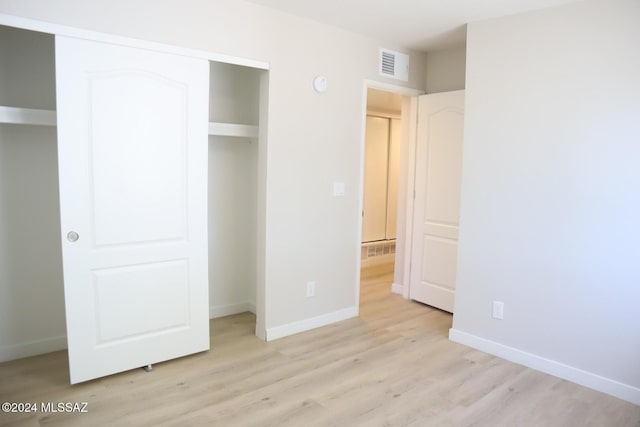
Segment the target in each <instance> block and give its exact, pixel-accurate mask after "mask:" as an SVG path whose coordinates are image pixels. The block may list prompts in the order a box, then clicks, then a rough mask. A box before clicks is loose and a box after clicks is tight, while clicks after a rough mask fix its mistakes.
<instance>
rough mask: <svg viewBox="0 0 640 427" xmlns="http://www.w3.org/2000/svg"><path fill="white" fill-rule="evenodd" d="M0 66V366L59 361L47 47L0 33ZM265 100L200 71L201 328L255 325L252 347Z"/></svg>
mask: <svg viewBox="0 0 640 427" xmlns="http://www.w3.org/2000/svg"><path fill="white" fill-rule="evenodd" d="M0 57H1V58H2V61H0V363H2V362H5V361H9V360H14V359H19V358H24V357H30V356H35V355H39V354H44V353H49V352H53V351H59V350H64V349H66V348H67V325H66V319H65V298H64V279H63V259H62V243H63V242H62V239H61V235H62V233H61V215H60V209H61V202H60V189H59V182H60V180H59V168H58V155H59V153H58V135H57V126H56V125H57V121H56V120H57V118H56V46H55V35H54V34H48V33H41V32H38V31H32V30H28V29H21V28H14V27H11V26H2V25H0ZM212 57H215V56H213V55H212ZM223 60H224V58H223ZM247 62H249V63H250V61H247ZM205 81H206V80H205ZM202 87H203V88H204V85H202ZM267 93H268V71H267V70H266V69H264V68H253V67H251V66H241V65H235V64H229V63H223V62H218V61H215V60H209V93H208V94H207V95H208V97H209V117H208V120H209V123H208V133H209V136H208V171H207V175H208V176H206V177H203V179H204V178H206V179H207V184H208V206H207V215H208V270H209V318H210V319H213V318H216V317H223V316H228V315H233V314H239V313H246V312H252V313H254V314H256V313H257V316H256V317H254V320H253V323H254V324H255V325H256V335H258V336H259V337H262V338H264V321H263V318H264V315H263V313H264V298H263V297H262V298H261V297H260V295H264V286H263V285H262V286H261V285H260V284H261V280H262V281H263V278H264V273H263V270H264V268H263V265H264V261H263V259H264V249H263V248H264V238H263V237H261V236H263V235H264V226H261V225H260V224H262V223H263V222H264V191H265V190H264V189H263V188H262V187H261V185H263V183H264V181H265V180H264V179H262V175H263V174H264V171H265V167H264V163H265V158H266V156H265V153H266V148H265V143H266V142H265V141H266V139H265V138H266V125H265V126H261V125H263V124H265V122H266V109H267ZM202 118H204V115H203V117H202ZM202 125H204V123H202ZM65 236H66V232H65ZM65 238H66V237H65ZM80 238H81V239H82V238H85V236H81V237H80ZM261 301H262V303H261ZM141 312H142V311H141ZM220 332H221V331H216V330H214V328H211V349H212V350H215V348H216V347H215V346H216V341H215V337H216V334H218V333H220Z"/></svg>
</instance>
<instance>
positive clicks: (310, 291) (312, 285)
mask: <svg viewBox="0 0 640 427" xmlns="http://www.w3.org/2000/svg"><path fill="white" fill-rule="evenodd" d="M307 296H308V297H314V296H316V282H307Z"/></svg>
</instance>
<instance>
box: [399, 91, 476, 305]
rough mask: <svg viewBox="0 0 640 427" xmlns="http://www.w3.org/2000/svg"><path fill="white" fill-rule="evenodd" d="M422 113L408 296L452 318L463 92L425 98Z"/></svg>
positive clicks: (419, 125) (422, 99)
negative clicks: (446, 312) (442, 311)
mask: <svg viewBox="0 0 640 427" xmlns="http://www.w3.org/2000/svg"><path fill="white" fill-rule="evenodd" d="M418 113H419V119H418V139H417V146H416V187H415V202H414V206H415V207H414V217H413V218H414V220H413V248H412V255H411V281H410V285H409V296H410V297H411V299H414V300H416V301H420V302H423V303H425V304H429V305H432V306H434V307H438V308H440V309H442V310H445V311H448V312H450V313H453V301H454V297H455V289H456V265H457V259H458V225H459V221H460V183H461V177H462V142H463V129H464V91H456V92H445V93H438V94H433V95H424V96H421V97H420V99H419V104H418Z"/></svg>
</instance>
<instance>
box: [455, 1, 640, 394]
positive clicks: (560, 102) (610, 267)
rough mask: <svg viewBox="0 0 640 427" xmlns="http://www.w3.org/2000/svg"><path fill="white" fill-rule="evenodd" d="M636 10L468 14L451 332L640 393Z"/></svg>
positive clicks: (590, 381) (600, 7) (626, 5)
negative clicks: (495, 308) (498, 307)
mask: <svg viewBox="0 0 640 427" xmlns="http://www.w3.org/2000/svg"><path fill="white" fill-rule="evenodd" d="M638 22H640V2H638V1H635V0H629V1H618V0H610V1H607V2H598V1H587V2H578V3H574V4H571V5H567V6H562V7H558V8H553V9H547V10H542V11H537V12H531V13H526V14H522V15H516V16H509V17H505V18H501V19H495V20H490V21H484V22H478V23H472V24H470V25H469V26H468V42H467V80H466V82H467V87H466V121H465V146H464V172H463V183H462V207H461V227H460V246H459V259H458V284H457V294H456V304H455V316H454V322H453V330H452V338H454V339H456V340H459V341H462V342H467V343H470V344H472V345H474V346H476V347H480V348H484V349H486V350H488V351H491V352H494V353H498V354H502V355H504V356H506V357H510V358H513V359H514V360H518V361H521V362H524V363H526V364H529V365H533V366H537V367H539V368H541V369H543V370H547V371H550V372H554V373H556V374H558V375H561V376H564V377H565V378H571V379H573V380H574V381H577V382H581V383H583V384H586V385H590V386H592V387H595V388H599V389H601V390H604V391H607V392H610V393H612V394H616V395H618V396H621V397H623V398H625V399H628V400H631V401H634V402H635V403H639V404H640V309H639V305H638V304H639V302H640V245H639V244H638V242H640V226H639V222H638V221H639V220H638V219H639V218H640V191H639V186H640V166H639V165H640V120H639V117H640V116H639V114H640V78H639V76H640V48H639V46H638V41H640V26H639V25H638ZM493 300H499V301H504V303H505V308H504V320H502V321H499V320H494V319H492V318H491V304H492V301H493Z"/></svg>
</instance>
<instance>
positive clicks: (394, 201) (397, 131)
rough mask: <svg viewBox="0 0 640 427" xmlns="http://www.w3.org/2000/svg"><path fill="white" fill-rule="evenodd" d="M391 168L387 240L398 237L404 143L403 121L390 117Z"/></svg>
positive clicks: (388, 185) (388, 193)
mask: <svg viewBox="0 0 640 427" xmlns="http://www.w3.org/2000/svg"><path fill="white" fill-rule="evenodd" d="M389 122H390V123H391V129H390V130H389V169H388V173H389V176H388V179H387V231H386V238H387V240H392V239H395V238H396V234H397V232H396V228H397V223H398V179H399V177H400V144H401V143H402V122H401V121H400V120H399V119H390V120H389Z"/></svg>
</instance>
